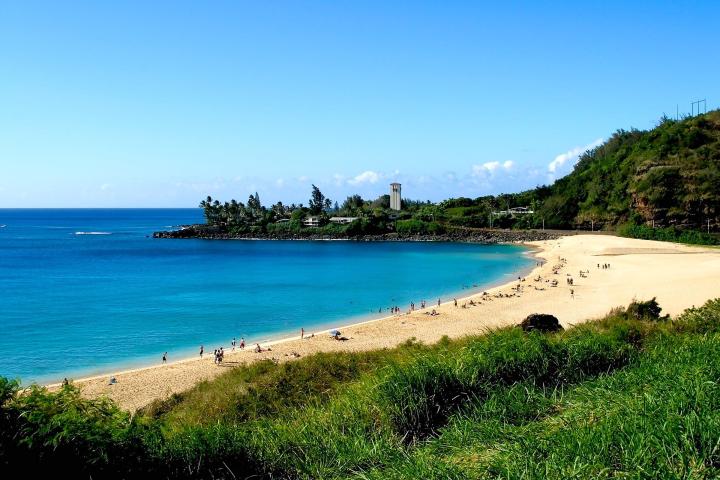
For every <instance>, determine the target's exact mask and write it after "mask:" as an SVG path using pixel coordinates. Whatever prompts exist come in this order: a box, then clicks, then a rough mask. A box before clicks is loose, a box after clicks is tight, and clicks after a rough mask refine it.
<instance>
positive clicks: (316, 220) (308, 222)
mask: <svg viewBox="0 0 720 480" xmlns="http://www.w3.org/2000/svg"><path fill="white" fill-rule="evenodd" d="M303 225H305V226H306V227H319V226H320V217H306V218H305V220H303Z"/></svg>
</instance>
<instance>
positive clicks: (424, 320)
mask: <svg viewBox="0 0 720 480" xmlns="http://www.w3.org/2000/svg"><path fill="white" fill-rule="evenodd" d="M525 246H526V247H535V248H534V249H533V251H532V253H530V255H532V256H533V257H534V258H536V259H538V260H542V261H543V263H542V265H541V266H536V267H534V268H532V269H531V271H530V272H529V273H528V274H527V276H526V277H525V281H522V282H518V281H517V279H512V280H509V281H506V282H503V283H502V284H500V285H498V286H495V287H492V288H486V291H487V292H488V293H489V295H487V296H483V295H482V294H481V293H477V292H475V293H472V292H468V294H467V295H462V296H458V306H457V307H455V306H454V304H453V302H452V300H451V301H449V302H444V303H443V304H442V305H441V306H439V307H438V306H437V305H436V304H435V305H428V307H426V309H425V310H419V311H418V310H416V311H415V312H413V313H410V314H405V313H403V314H401V315H394V316H390V317H383V318H379V319H371V320H368V321H364V322H359V323H355V324H353V325H347V326H343V327H337V328H339V329H340V330H341V331H342V335H343V336H345V337H347V338H348V341H337V340H334V339H332V338H331V337H329V335H327V334H323V333H324V332H327V330H320V331H316V332H307V333H308V335H310V334H311V333H314V334H315V336H314V337H312V338H308V337H306V338H305V339H304V340H300V339H299V336H293V337H288V338H284V339H279V340H277V341H275V342H272V343H268V344H264V345H263V347H267V346H271V347H272V351H269V352H262V353H254V352H253V351H252V347H250V348H248V349H246V350H245V351H235V352H231V351H230V350H227V351H226V352H225V360H224V362H223V364H222V365H215V364H214V362H213V359H212V354H210V355H209V357H208V356H207V355H206V356H204V358H203V359H199V358H197V357H196V358H191V359H187V360H183V361H180V360H179V361H176V362H172V363H168V364H165V365H156V366H150V367H145V368H142V369H134V370H132V371H129V372H125V373H117V374H115V375H114V376H115V377H116V378H117V383H116V384H114V385H107V378H108V377H107V376H97V377H92V378H84V379H79V380H76V381H75V382H74V383H75V384H76V385H78V386H79V387H80V388H81V392H82V394H83V395H84V396H86V397H88V398H97V397H103V396H107V397H109V398H111V399H113V400H115V401H116V402H117V403H118V404H119V405H120V406H121V408H123V409H126V410H131V411H132V410H135V409H137V408H141V407H143V406H146V405H148V404H149V403H151V402H152V401H154V400H158V399H164V398H167V397H168V396H170V395H172V394H175V393H181V392H183V391H185V390H188V389H190V388H192V387H194V386H195V385H197V384H198V383H200V382H202V381H205V380H211V379H213V378H215V377H217V376H218V375H220V374H222V372H224V371H226V370H225V369H227V368H233V367H235V366H240V365H243V364H246V363H250V362H254V361H259V360H272V361H274V362H278V363H281V362H285V361H292V360H294V359H295V358H298V357H302V356H307V355H312V354H314V353H318V352H343V351H366V350H374V349H383V348H393V347H395V346H397V345H398V344H400V343H403V342H405V341H407V340H409V339H415V340H416V341H419V342H423V343H428V344H430V343H435V342H437V341H439V340H440V339H441V338H442V337H443V336H448V337H450V338H462V337H465V336H474V335H481V334H484V333H487V332H488V331H489V330H492V329H495V328H502V327H506V326H510V325H517V324H518V323H519V322H520V321H522V320H523V318H525V317H526V316H527V315H529V314H531V313H549V314H553V315H555V316H556V317H557V318H558V319H559V321H560V323H561V324H562V325H563V326H564V327H566V328H567V327H571V326H573V325H576V324H579V323H582V322H585V321H588V320H592V319H596V318H601V317H603V316H604V315H606V314H607V313H608V312H609V311H610V310H611V309H612V308H614V307H617V306H623V307H624V306H627V305H628V304H629V303H630V302H631V301H633V299H637V300H648V299H650V298H652V297H656V298H657V301H658V302H659V304H660V306H661V307H662V309H663V313H669V314H670V315H672V316H674V315H677V314H679V313H680V312H682V311H683V310H685V309H686V308H688V307H691V306H700V305H702V304H704V303H705V302H706V301H707V300H709V299H711V298H717V297H720V250H718V249H707V248H702V247H690V246H685V245H680V244H670V243H665V242H657V241H648V240H636V239H628V238H622V237H614V236H608V235H577V236H567V237H561V238H559V239H557V240H547V241H540V242H532V243H526V244H525ZM559 258H563V259H564V261H562V262H561V261H559ZM606 263H609V264H610V265H611V268H608V269H605V268H600V266H599V265H600V264H606ZM581 270H582V271H587V272H589V273H588V274H587V275H585V276H579V275H578V273H579V271H581ZM555 272H557V273H555ZM570 277H572V278H573V280H574V284H573V285H572V286H571V285H570V284H569V283H566V280H567V279H569V278H570ZM553 280H555V281H556V282H555V283H556V284H557V286H552V283H553V282H552V281H553ZM518 287H519V288H518ZM463 304H465V305H463ZM432 309H435V310H436V311H437V312H438V315H437V316H430V315H427V314H428V313H429V312H430V310H432Z"/></svg>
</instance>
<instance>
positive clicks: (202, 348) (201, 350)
mask: <svg viewBox="0 0 720 480" xmlns="http://www.w3.org/2000/svg"><path fill="white" fill-rule="evenodd" d="M204 351H205V347H203V346H202V345H200V358H202V355H203V352H204Z"/></svg>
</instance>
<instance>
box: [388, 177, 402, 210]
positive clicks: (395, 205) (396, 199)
mask: <svg viewBox="0 0 720 480" xmlns="http://www.w3.org/2000/svg"><path fill="white" fill-rule="evenodd" d="M401 198H402V197H401V196H400V184H399V183H391V184H390V210H400V209H401V208H402V207H401V205H402V203H401Z"/></svg>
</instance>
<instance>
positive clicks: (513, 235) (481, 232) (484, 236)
mask: <svg viewBox="0 0 720 480" xmlns="http://www.w3.org/2000/svg"><path fill="white" fill-rule="evenodd" d="M559 236H560V234H559V233H558V232H546V231H541V230H492V229H457V230H453V231H451V232H446V233H441V234H435V235H401V234H398V233H395V232H393V233H384V234H373V235H327V234H320V233H313V232H312V229H307V230H306V231H303V232H301V233H272V234H268V233H248V234H239V235H233V234H230V233H229V232H228V231H227V230H226V229H224V228H222V227H211V226H207V225H186V226H183V227H181V228H180V229H179V230H172V231H165V232H155V233H153V238H202V239H208V240H352V241H357V242H468V243H513V242H532V241H541V240H552V239H555V238H558V237H559Z"/></svg>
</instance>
